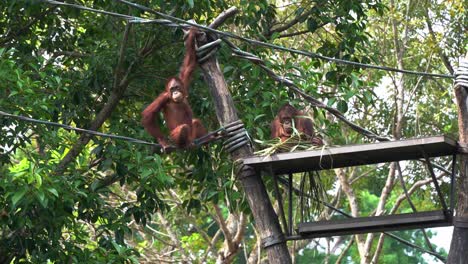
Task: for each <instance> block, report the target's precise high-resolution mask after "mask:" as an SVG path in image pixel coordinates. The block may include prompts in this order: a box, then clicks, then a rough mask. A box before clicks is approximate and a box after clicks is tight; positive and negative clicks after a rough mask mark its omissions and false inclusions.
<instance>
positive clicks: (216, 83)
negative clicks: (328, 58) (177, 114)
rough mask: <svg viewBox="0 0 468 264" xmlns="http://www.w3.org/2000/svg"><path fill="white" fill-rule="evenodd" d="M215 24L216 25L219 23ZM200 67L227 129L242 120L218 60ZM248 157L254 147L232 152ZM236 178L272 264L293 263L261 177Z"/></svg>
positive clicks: (247, 171) (243, 173)
mask: <svg viewBox="0 0 468 264" xmlns="http://www.w3.org/2000/svg"><path fill="white" fill-rule="evenodd" d="M232 14H233V13H232V12H231V13H229V12H226V14H225V15H232ZM222 15H223V14H222ZM222 15H221V16H222ZM218 19H220V18H219V17H218V18H217V19H216V20H218ZM214 24H216V26H217V25H219V24H220V23H214ZM200 67H201V69H202V71H203V75H204V78H205V81H206V83H207V84H208V87H209V89H210V93H211V96H212V97H213V100H214V103H215V110H216V116H217V117H218V121H219V123H220V124H221V125H222V126H225V125H227V124H229V123H232V122H234V121H237V120H239V118H238V116H237V110H236V107H235V105H234V102H233V100H232V97H231V94H230V93H229V90H228V88H227V85H226V81H225V80H224V75H223V74H222V72H221V70H220V68H219V65H218V60H217V59H216V58H215V57H214V56H212V57H211V58H209V59H208V60H207V61H206V62H204V63H203V64H201V65H200ZM248 156H252V147H251V146H250V145H244V146H243V147H241V148H238V149H237V150H235V151H234V152H232V153H231V158H232V160H233V161H238V160H241V159H242V158H244V157H248ZM237 177H238V179H239V181H240V182H241V184H242V186H243V188H244V191H245V193H246V197H247V200H248V202H249V205H250V209H251V211H252V213H253V217H254V220H255V226H256V228H257V230H258V232H259V234H260V235H261V239H262V242H263V243H262V244H263V245H264V249H265V250H266V253H267V255H268V259H269V263H281V264H285V263H286V264H287V263H291V256H290V254H289V251H288V247H287V245H286V241H285V239H284V234H283V232H282V231H281V227H280V224H279V221H278V216H277V215H276V213H275V211H274V210H273V206H272V205H271V201H270V199H269V197H268V193H267V192H266V189H265V185H264V184H263V181H262V179H261V177H260V175H258V174H256V173H255V171H254V170H253V169H252V168H250V167H248V166H243V167H242V169H241V170H239V172H238V175H237Z"/></svg>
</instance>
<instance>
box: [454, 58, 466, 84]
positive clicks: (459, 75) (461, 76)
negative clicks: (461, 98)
mask: <svg viewBox="0 0 468 264" xmlns="http://www.w3.org/2000/svg"><path fill="white" fill-rule="evenodd" d="M454 86H455V88H456V87H458V86H463V87H467V88H468V60H467V59H462V60H460V66H459V67H458V69H457V70H456V71H455V84H454Z"/></svg>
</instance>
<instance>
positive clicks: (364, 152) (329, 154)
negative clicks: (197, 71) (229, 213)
mask: <svg viewBox="0 0 468 264" xmlns="http://www.w3.org/2000/svg"><path fill="white" fill-rule="evenodd" d="M424 153H425V154H426V155H427V157H440V156H448V155H454V154H456V153H457V142H456V141H455V140H453V139H451V138H449V137H447V136H434V137H424V138H413V139H406V140H399V141H388V142H380V143H370V144H359V145H347V146H340V147H330V148H324V149H319V150H311V151H298V152H290V153H279V154H274V155H270V156H253V157H248V158H245V159H244V164H245V165H248V166H251V167H253V168H254V169H256V170H257V171H261V170H266V171H270V169H272V170H273V172H274V173H276V174H287V173H296V172H305V171H314V170H327V169H334V168H342V167H350V166H358V165H366V164H375V163H382V162H391V161H400V160H414V159H422V158H424Z"/></svg>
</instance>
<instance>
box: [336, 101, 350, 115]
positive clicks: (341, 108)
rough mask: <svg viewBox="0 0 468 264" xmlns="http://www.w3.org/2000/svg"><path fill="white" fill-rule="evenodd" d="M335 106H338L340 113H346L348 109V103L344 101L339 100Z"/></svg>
mask: <svg viewBox="0 0 468 264" xmlns="http://www.w3.org/2000/svg"><path fill="white" fill-rule="evenodd" d="M336 108H338V110H339V111H340V112H341V113H346V112H347V111H348V103H346V101H343V100H341V101H339V102H338V104H337V106H336Z"/></svg>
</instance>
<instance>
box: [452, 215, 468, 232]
mask: <svg viewBox="0 0 468 264" xmlns="http://www.w3.org/2000/svg"><path fill="white" fill-rule="evenodd" d="M453 226H455V227H458V228H463V229H468V216H456V217H454V218H453Z"/></svg>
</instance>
